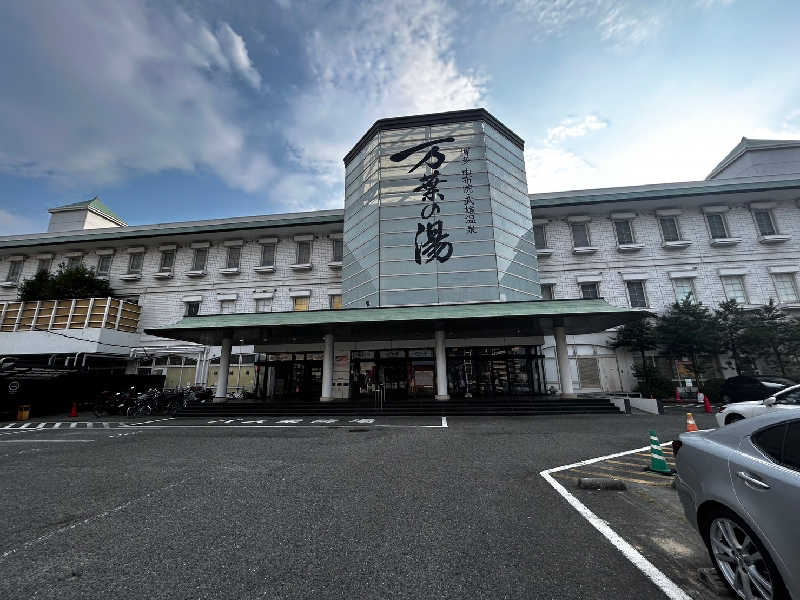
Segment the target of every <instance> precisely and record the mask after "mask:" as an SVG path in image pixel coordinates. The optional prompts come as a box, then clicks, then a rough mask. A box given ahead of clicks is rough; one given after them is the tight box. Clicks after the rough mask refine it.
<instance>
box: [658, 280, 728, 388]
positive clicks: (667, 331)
mask: <svg viewBox="0 0 800 600" xmlns="http://www.w3.org/2000/svg"><path fill="white" fill-rule="evenodd" d="M655 334H656V336H655V337H656V342H657V343H658V345H659V346H661V347H662V348H663V349H664V351H665V352H666V353H667V354H668V355H670V356H672V357H673V358H678V357H682V356H686V357H688V358H689V360H690V361H691V363H692V371H693V372H694V374H695V377H696V378H697V380H698V382H699V381H700V380H701V379H702V375H703V373H702V370H701V368H700V358H701V357H703V356H709V357H710V356H715V355H717V354H719V350H720V341H721V340H720V332H719V329H718V326H717V321H716V319H715V318H714V315H713V314H712V313H711V311H710V310H709V309H708V308H707V307H705V306H703V304H701V303H698V302H695V301H693V300H692V298H691V294H690V295H689V296H687V297H686V298H684V299H683V300H682V301H681V302H675V303H674V304H673V305H672V306H670V307H669V309H668V310H667V312H665V313H664V314H663V315H661V316H660V317H659V318H658V321H657V323H656V326H655Z"/></svg>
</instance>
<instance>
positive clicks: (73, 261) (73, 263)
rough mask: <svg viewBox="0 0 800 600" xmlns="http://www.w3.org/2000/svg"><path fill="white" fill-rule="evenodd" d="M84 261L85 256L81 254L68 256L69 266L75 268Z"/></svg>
mask: <svg viewBox="0 0 800 600" xmlns="http://www.w3.org/2000/svg"><path fill="white" fill-rule="evenodd" d="M82 263H83V257H81V256H68V257H67V268H68V269H74V268H75V267H78V266H80V265H81V264H82Z"/></svg>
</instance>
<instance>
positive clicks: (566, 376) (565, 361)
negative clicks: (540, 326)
mask: <svg viewBox="0 0 800 600" xmlns="http://www.w3.org/2000/svg"><path fill="white" fill-rule="evenodd" d="M553 336H554V337H555V338H556V360H557V361H558V380H559V383H560V384H561V395H562V396H565V397H571V396H575V390H574V389H573V388H572V376H571V375H570V373H569V351H568V348H567V333H566V331H564V328H563V327H553Z"/></svg>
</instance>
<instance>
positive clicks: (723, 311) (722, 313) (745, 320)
mask: <svg viewBox="0 0 800 600" xmlns="http://www.w3.org/2000/svg"><path fill="white" fill-rule="evenodd" d="M714 318H715V319H716V322H717V324H718V326H719V335H720V350H722V351H724V352H728V353H729V354H730V355H731V357H733V366H734V368H735V369H736V374H737V375H741V374H742V367H743V366H744V360H743V359H744V358H745V357H746V356H747V354H749V353H748V352H747V351H746V348H747V343H746V334H747V331H748V329H749V328H751V327H752V326H753V324H754V321H753V318H752V316H751V315H750V314H749V313H747V312H746V311H745V310H744V309H743V308H742V307H741V306H740V305H739V304H738V303H737V302H736V300H728V301H727V302H723V303H722V304H720V305H719V308H717V310H715V311H714Z"/></svg>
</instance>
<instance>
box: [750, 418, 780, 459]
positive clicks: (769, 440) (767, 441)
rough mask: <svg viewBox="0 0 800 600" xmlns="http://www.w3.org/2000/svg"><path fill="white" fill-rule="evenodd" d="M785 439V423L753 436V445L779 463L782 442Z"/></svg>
mask: <svg viewBox="0 0 800 600" xmlns="http://www.w3.org/2000/svg"><path fill="white" fill-rule="evenodd" d="M785 437H786V423H780V424H778V425H773V426H772V427H767V428H766V429H762V430H761V431H759V432H758V433H756V434H755V435H754V436H753V444H755V445H756V446H757V447H758V449H759V450H761V451H762V452H763V453H764V454H766V455H767V456H769V457H770V458H771V459H772V460H774V461H775V462H781V450H782V449H783V440H784V438H785Z"/></svg>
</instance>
